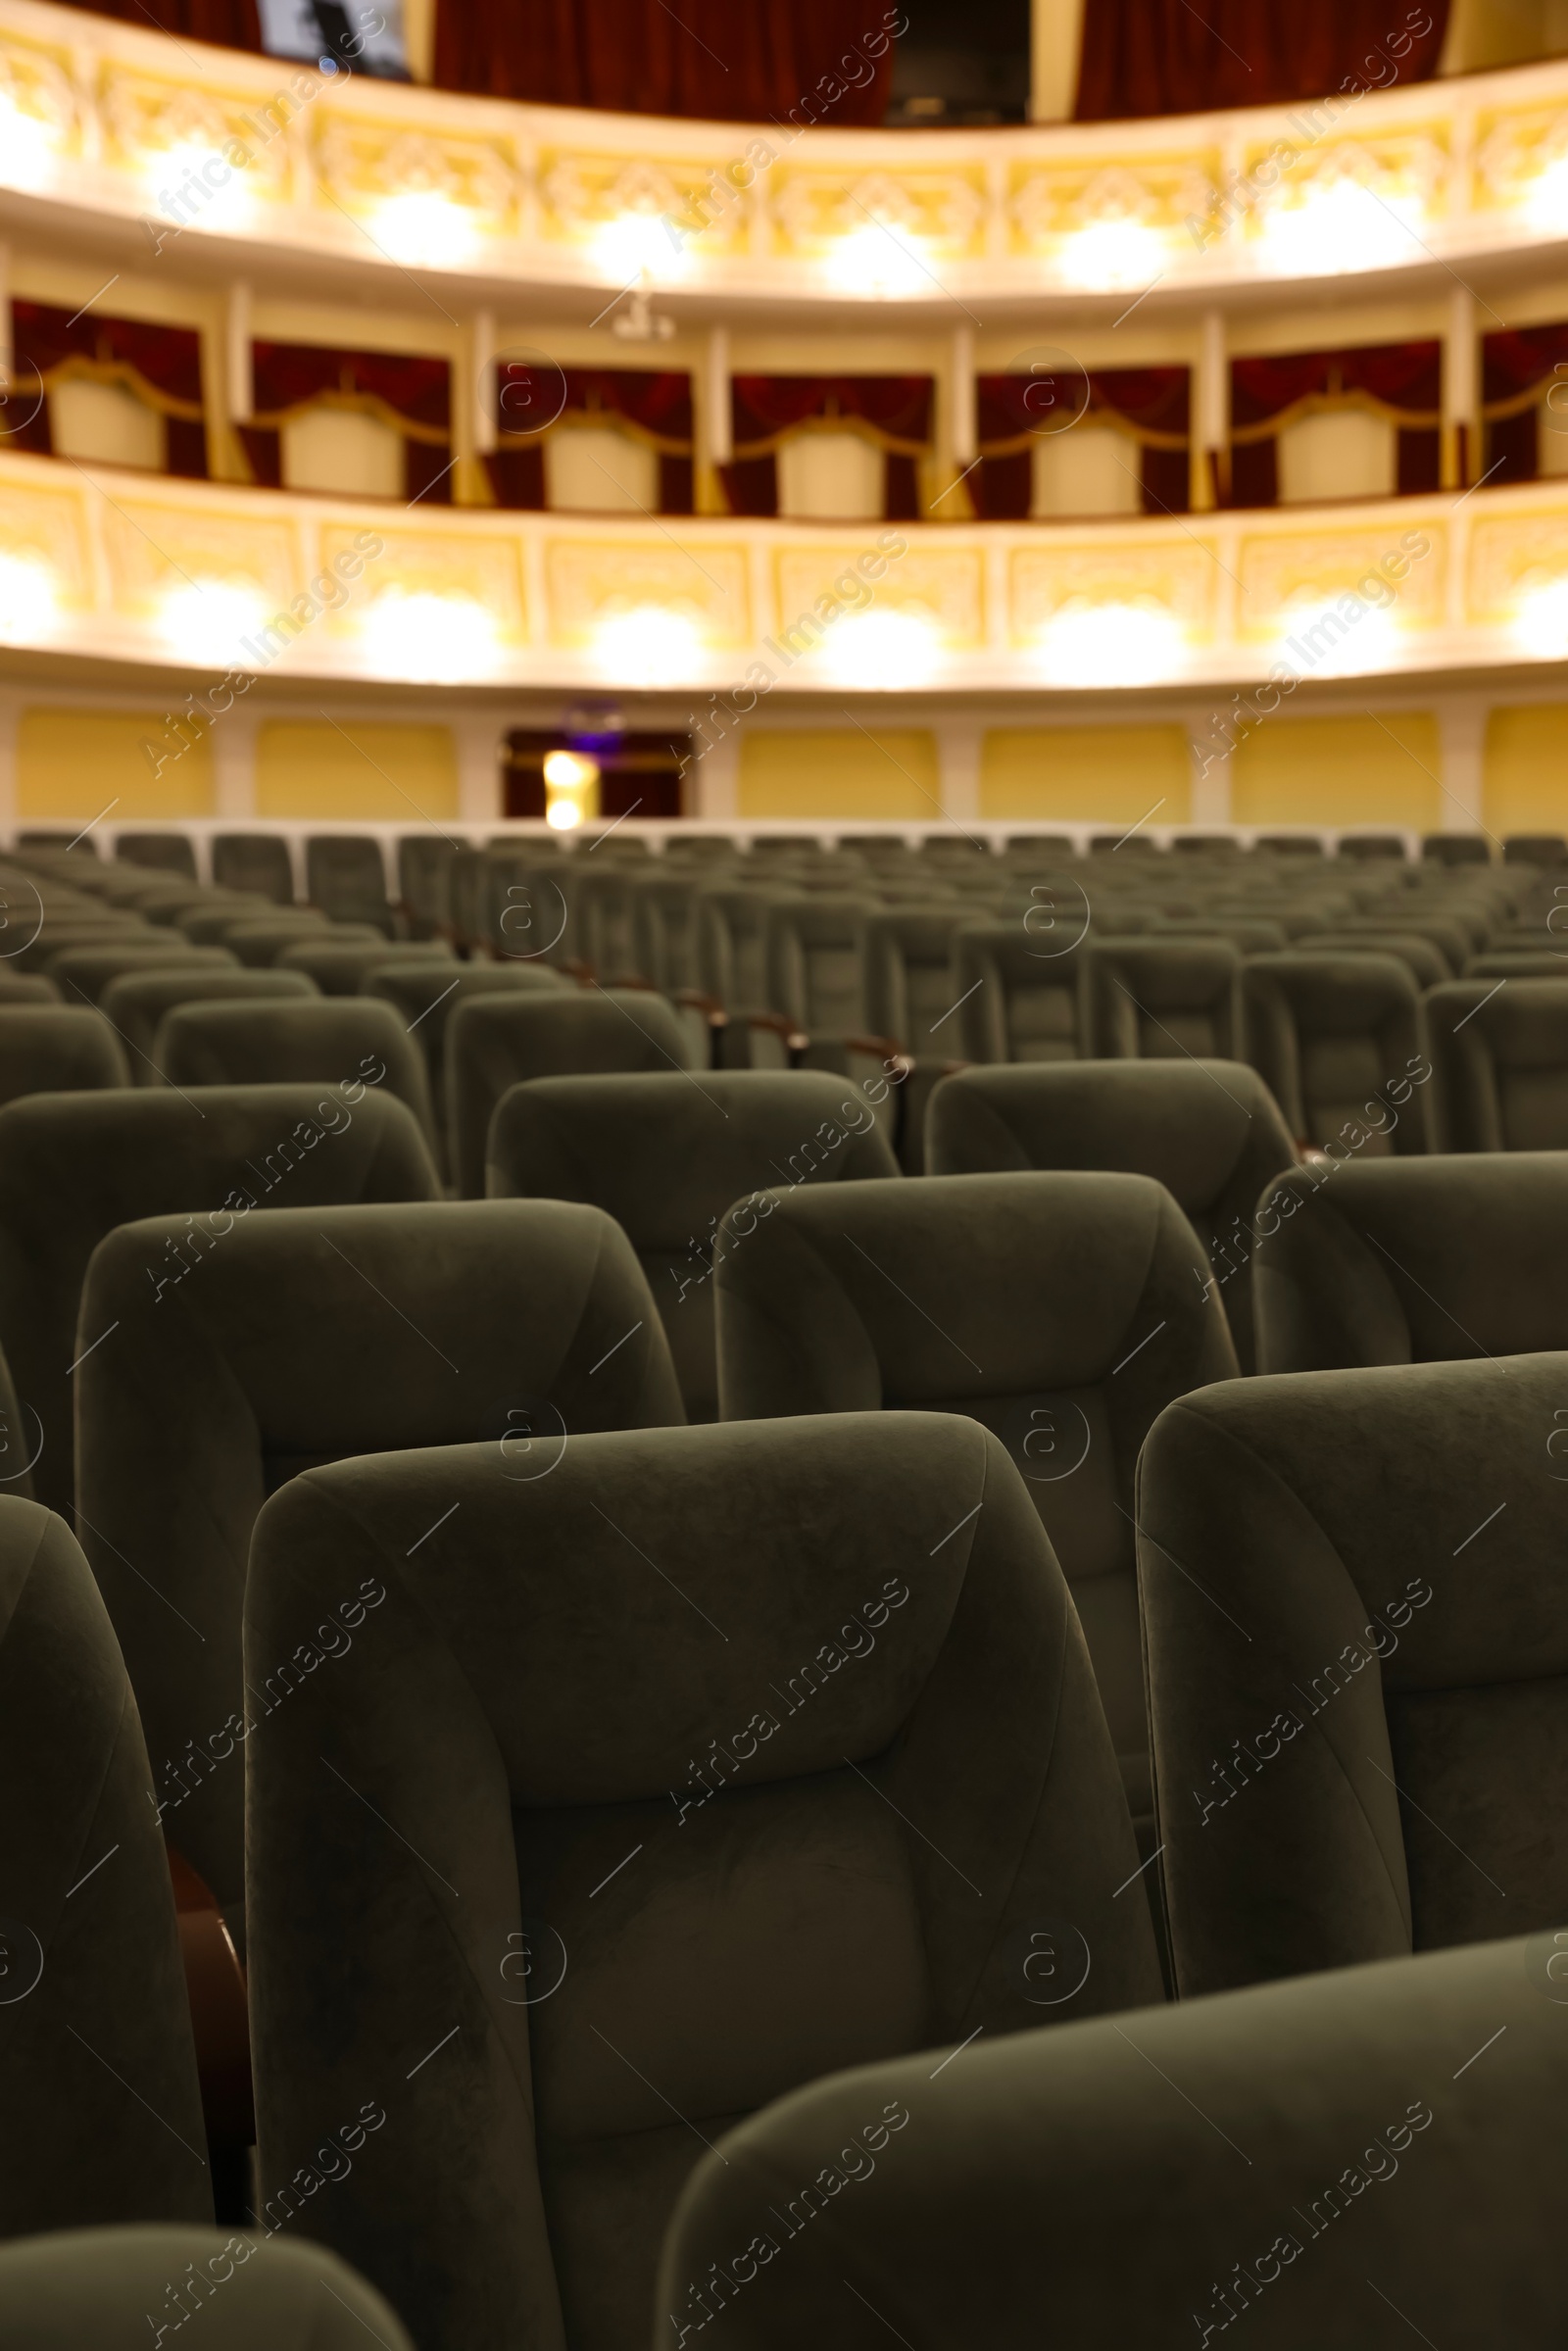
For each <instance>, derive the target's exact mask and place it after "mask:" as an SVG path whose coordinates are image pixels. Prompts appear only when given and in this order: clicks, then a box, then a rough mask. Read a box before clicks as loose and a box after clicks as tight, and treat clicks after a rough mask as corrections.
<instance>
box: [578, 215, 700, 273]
mask: <svg viewBox="0 0 1568 2351" xmlns="http://www.w3.org/2000/svg"><path fill="white" fill-rule="evenodd" d="M592 251H593V257H594V260H595V261H596V262H597V264H598V265H599V267H600V269H603V270H604V272H605V275H606V276H607V277H613V279H614V281H615V283H616V284H617V285H629V284H630V283H631V282H632V280H633V279H634V278H638V277H645V276H646V277H672V276H674V275H675V274H676V272H677V271H679V270H680V269H684V267H685V263H686V244H685V239H684V238H683V237H682V235H681V233H680V231H679V229H678V228H677V227H676V225H675V223H674V222H673V221H672V220H670V219H669V217H668V215H667V214H664V213H617V214H616V215H615V217H614V219H613V220H605V221H603V222H601V224H600V226H599V227H598V228H596V229H595V231H594V234H593V245H592Z"/></svg>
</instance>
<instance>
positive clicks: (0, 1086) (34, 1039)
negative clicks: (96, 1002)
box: [0, 1004, 130, 1104]
mask: <svg viewBox="0 0 1568 2351" xmlns="http://www.w3.org/2000/svg"><path fill="white" fill-rule="evenodd" d="M129 1083H130V1073H129V1071H128V1070H127V1068H126V1067H125V1056H124V1054H123V1052H122V1051H121V1046H120V1039H119V1038H118V1037H117V1036H116V1035H115V1032H114V1030H113V1029H112V1028H111V1027H110V1025H109V1023H108V1021H107V1020H105V1019H104V1018H103V1017H102V1015H101V1014H100V1013H98V1012H97V1011H95V1010H94V1009H93V1008H92V1006H91V1005H88V1004H7V1005H6V1006H5V1007H4V1008H3V1010H0V1104H4V1103H6V1102H16V1101H18V1100H19V1099H20V1098H21V1097H22V1096H23V1095H25V1094H74V1093H82V1092H86V1091H89V1090H91V1089H94V1088H98V1087H103V1086H128V1085H129Z"/></svg>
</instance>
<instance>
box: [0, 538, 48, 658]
mask: <svg viewBox="0 0 1568 2351" xmlns="http://www.w3.org/2000/svg"><path fill="white" fill-rule="evenodd" d="M59 610H60V590H59V587H58V585H57V583H56V580H55V575H54V573H53V572H52V571H51V570H50V568H49V566H48V564H47V563H41V562H40V561H39V560H38V558H37V557H36V556H30V555H5V554H0V638H5V639H8V640H10V641H12V642H20V643H24V644H25V643H27V642H29V641H31V640H32V639H34V638H37V637H42V636H47V635H48V633H49V630H50V629H51V628H52V626H53V625H54V622H55V620H56V619H57V617H58V616H59Z"/></svg>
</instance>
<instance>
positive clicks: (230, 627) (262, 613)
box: [158, 579, 269, 662]
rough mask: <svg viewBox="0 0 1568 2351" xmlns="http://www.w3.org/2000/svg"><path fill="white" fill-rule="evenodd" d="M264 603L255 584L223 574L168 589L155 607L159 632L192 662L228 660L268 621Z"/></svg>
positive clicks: (239, 651)
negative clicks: (159, 603) (241, 581)
mask: <svg viewBox="0 0 1568 2351" xmlns="http://www.w3.org/2000/svg"><path fill="white" fill-rule="evenodd" d="M268 618H269V612H268V608H267V605H266V603H265V601H264V600H263V598H262V597H261V596H260V595H259V594H258V592H257V590H256V589H255V588H251V587H241V586H240V585H239V584H238V583H237V582H235V581H233V580H226V579H206V580H191V581H188V582H187V583H185V584H184V585H182V586H180V587H177V588H171V589H170V590H169V592H168V594H167V595H166V596H165V597H164V600H163V603H162V604H161V606H160V607H159V613H158V629H159V634H160V635H161V636H162V637H163V638H164V639H165V640H166V642H167V643H168V644H169V645H171V646H172V648H173V650H174V651H175V652H176V653H178V654H180V655H181V656H183V658H184V659H185V660H187V661H224V662H226V661H237V660H238V659H239V658H240V655H241V652H242V651H243V640H244V639H245V638H246V637H248V636H250V635H251V634H252V633H253V632H254V631H255V630H257V629H259V628H263V627H265V626H266V623H267V620H268Z"/></svg>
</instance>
